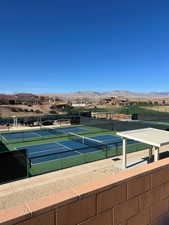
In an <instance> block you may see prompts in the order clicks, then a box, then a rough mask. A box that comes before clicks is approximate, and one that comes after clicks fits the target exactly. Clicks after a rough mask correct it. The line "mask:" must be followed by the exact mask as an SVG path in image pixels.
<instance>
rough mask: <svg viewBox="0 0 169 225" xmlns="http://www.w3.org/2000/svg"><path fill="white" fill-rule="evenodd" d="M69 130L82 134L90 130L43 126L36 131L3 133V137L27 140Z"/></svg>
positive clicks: (11, 139) (10, 139)
mask: <svg viewBox="0 0 169 225" xmlns="http://www.w3.org/2000/svg"><path fill="white" fill-rule="evenodd" d="M68 132H73V133H76V134H81V133H85V132H88V130H87V129H86V128H85V129H84V128H80V127H66V128H50V129H49V128H47V129H45V128H43V129H40V130H34V131H22V132H8V133H3V134H1V138H2V139H3V140H5V141H13V140H16V141H17V140H18V141H19V140H26V139H34V138H35V139H36V138H41V137H45V136H52V135H55V136H57V135H58V136H59V135H62V134H66V133H68Z"/></svg>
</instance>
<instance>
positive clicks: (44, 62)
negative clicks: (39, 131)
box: [0, 0, 169, 93]
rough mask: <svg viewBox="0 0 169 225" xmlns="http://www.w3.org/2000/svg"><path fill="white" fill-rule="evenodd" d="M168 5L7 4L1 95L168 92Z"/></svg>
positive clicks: (102, 1) (1, 24) (89, 0)
mask: <svg viewBox="0 0 169 225" xmlns="http://www.w3.org/2000/svg"><path fill="white" fill-rule="evenodd" d="M168 9H169V2H168V1H167V0H166V1H163V0H157V1H156V0H142V1H138V0H116V1H114V0H85V1H80V0H71V1H70V0H61V1H56V0H53V1H52V0H29V1H23V0H1V1H0V92H20V91H25V92H35V93H36V92H37V93H40V92H41V93H43V92H71V91H77V90H96V91H110V90H113V89H121V90H122V89H125V90H131V91H146V92H149V91H169V13H168Z"/></svg>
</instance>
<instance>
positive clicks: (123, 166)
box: [122, 138, 127, 169]
mask: <svg viewBox="0 0 169 225" xmlns="http://www.w3.org/2000/svg"><path fill="white" fill-rule="evenodd" d="M126 150H127V139H126V138H123V159H122V161H123V162H122V168H123V169H126V166H127V152H126Z"/></svg>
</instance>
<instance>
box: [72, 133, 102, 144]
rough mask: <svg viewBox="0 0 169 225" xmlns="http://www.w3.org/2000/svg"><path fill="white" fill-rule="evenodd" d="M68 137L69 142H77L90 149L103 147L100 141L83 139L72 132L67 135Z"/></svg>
mask: <svg viewBox="0 0 169 225" xmlns="http://www.w3.org/2000/svg"><path fill="white" fill-rule="evenodd" d="M68 136H69V140H71V141H75V142H79V143H81V144H84V145H87V146H90V147H97V146H102V147H103V146H105V144H104V143H103V142H102V141H98V140H95V139H93V138H89V137H84V136H81V135H79V134H75V133H72V132H70V133H68Z"/></svg>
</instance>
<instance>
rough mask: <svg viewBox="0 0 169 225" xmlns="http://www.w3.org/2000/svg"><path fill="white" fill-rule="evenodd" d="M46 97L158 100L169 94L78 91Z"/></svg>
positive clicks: (52, 94)
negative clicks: (118, 97) (114, 97)
mask: <svg viewBox="0 0 169 225" xmlns="http://www.w3.org/2000/svg"><path fill="white" fill-rule="evenodd" d="M44 95H46V96H58V97H61V98H66V99H69V98H80V97H81V98H108V97H112V96H124V97H127V98H156V97H161V98H162V97H163V98H168V97H169V92H150V93H144V92H132V91H126V90H124V91H123V90H113V91H110V92H96V91H78V92H71V93H50V94H44Z"/></svg>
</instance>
